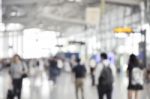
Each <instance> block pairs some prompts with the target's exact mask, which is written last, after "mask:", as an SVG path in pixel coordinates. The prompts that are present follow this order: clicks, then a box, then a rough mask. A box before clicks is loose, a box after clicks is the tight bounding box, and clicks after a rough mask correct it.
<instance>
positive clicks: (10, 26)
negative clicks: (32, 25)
mask: <svg viewBox="0 0 150 99" xmlns="http://www.w3.org/2000/svg"><path fill="white" fill-rule="evenodd" d="M21 29H23V25H22V24H19V23H9V24H8V25H6V30H7V31H17V30H21Z"/></svg>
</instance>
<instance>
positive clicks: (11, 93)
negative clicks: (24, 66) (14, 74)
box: [6, 89, 14, 99]
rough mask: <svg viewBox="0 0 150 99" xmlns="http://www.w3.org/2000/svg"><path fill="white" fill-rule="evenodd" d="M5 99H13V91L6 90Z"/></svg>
mask: <svg viewBox="0 0 150 99" xmlns="http://www.w3.org/2000/svg"><path fill="white" fill-rule="evenodd" d="M6 99H14V92H13V89H8V91H7V98H6Z"/></svg>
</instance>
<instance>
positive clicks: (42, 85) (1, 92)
mask: <svg viewBox="0 0 150 99" xmlns="http://www.w3.org/2000/svg"><path fill="white" fill-rule="evenodd" d="M0 85H1V87H0V99H6V92H7V90H8V88H9V87H10V85H11V84H10V80H9V76H8V73H7V70H3V71H1V72H0ZM126 86H127V79H126V78H125V77H124V75H122V76H118V77H116V81H115V84H114V92H113V99H120V98H121V99H127V90H126ZM84 89H85V99H98V97H97V90H96V87H92V86H91V80H90V76H87V77H86V80H85V88H84ZM22 99H75V88H74V79H73V76H72V75H71V73H66V72H63V73H62V74H61V75H60V77H59V78H58V80H57V84H55V85H54V84H53V83H52V81H48V77H47V76H46V73H44V72H43V73H42V74H41V75H40V76H38V77H30V78H26V79H24V81H23V89H22Z"/></svg>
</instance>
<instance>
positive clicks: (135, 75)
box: [131, 67, 144, 85]
mask: <svg viewBox="0 0 150 99" xmlns="http://www.w3.org/2000/svg"><path fill="white" fill-rule="evenodd" d="M131 78H132V79H131V83H132V85H143V84H144V72H143V70H142V69H141V68H139V67H134V68H133V70H132V77H131Z"/></svg>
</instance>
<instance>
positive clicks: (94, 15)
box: [86, 7, 100, 25]
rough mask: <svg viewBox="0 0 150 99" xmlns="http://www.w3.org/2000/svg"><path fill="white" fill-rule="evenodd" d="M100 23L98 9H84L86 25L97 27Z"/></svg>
mask: <svg viewBox="0 0 150 99" xmlns="http://www.w3.org/2000/svg"><path fill="white" fill-rule="evenodd" d="M99 21H100V9H99V7H88V8H87V9H86V23H87V24H90V25H97V24H98V23H99Z"/></svg>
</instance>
